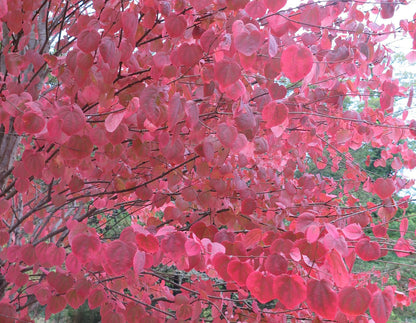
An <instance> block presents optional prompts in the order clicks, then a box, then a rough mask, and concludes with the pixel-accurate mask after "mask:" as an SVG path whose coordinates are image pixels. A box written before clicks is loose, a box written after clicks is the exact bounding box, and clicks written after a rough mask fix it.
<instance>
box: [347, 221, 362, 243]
mask: <svg viewBox="0 0 416 323" xmlns="http://www.w3.org/2000/svg"><path fill="white" fill-rule="evenodd" d="M342 232H343V233H344V235H345V237H347V238H348V239H350V240H358V239H360V238H361V236H362V235H363V229H362V228H361V226H360V225H359V224H357V223H352V224H349V225H347V226H346V227H345V228H343V229H342Z"/></svg>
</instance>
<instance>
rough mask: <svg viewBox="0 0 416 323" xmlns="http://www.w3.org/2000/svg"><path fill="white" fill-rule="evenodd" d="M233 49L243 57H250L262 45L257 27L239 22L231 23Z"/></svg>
mask: <svg viewBox="0 0 416 323" xmlns="http://www.w3.org/2000/svg"><path fill="white" fill-rule="evenodd" d="M232 29H233V39H234V47H235V49H236V50H237V51H239V52H240V53H241V54H243V55H245V56H251V55H253V54H254V53H255V52H257V50H258V49H259V48H260V46H261V45H262V44H263V35H262V33H261V32H260V30H258V29H257V27H256V26H255V25H253V24H251V23H249V24H246V25H245V24H244V22H242V21H241V20H236V21H234V23H233V28H232Z"/></svg>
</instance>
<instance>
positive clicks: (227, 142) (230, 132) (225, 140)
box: [217, 123, 238, 148]
mask: <svg viewBox="0 0 416 323" xmlns="http://www.w3.org/2000/svg"><path fill="white" fill-rule="evenodd" d="M237 134H238V132H237V129H236V128H235V127H234V126H229V125H227V124H225V123H221V124H219V125H218V127H217V137H218V139H219V140H220V142H221V143H222V144H223V145H224V146H225V147H227V148H231V147H232V146H233V144H234V141H235V140H236V139H237Z"/></svg>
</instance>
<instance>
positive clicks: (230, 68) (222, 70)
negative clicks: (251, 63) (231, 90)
mask: <svg viewBox="0 0 416 323" xmlns="http://www.w3.org/2000/svg"><path fill="white" fill-rule="evenodd" d="M214 76H215V79H216V80H217V81H218V83H220V85H221V86H223V87H227V86H229V85H231V84H233V83H235V82H237V80H238V79H239V78H240V76H241V68H240V65H238V64H237V63H236V62H234V61H229V60H222V61H220V62H217V63H216V64H215V65H214Z"/></svg>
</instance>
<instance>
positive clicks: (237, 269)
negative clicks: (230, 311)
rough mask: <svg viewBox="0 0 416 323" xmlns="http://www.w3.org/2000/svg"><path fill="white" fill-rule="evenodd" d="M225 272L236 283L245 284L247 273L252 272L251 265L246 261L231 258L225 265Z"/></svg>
mask: <svg viewBox="0 0 416 323" xmlns="http://www.w3.org/2000/svg"><path fill="white" fill-rule="evenodd" d="M227 272H228V274H229V275H230V277H231V279H232V280H234V281H235V282H236V283H237V284H238V285H240V286H245V285H246V281H247V277H248V275H250V274H251V273H252V272H253V267H252V266H251V265H250V264H249V263H248V262H241V261H239V260H232V261H230V263H229V264H228V266H227Z"/></svg>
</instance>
